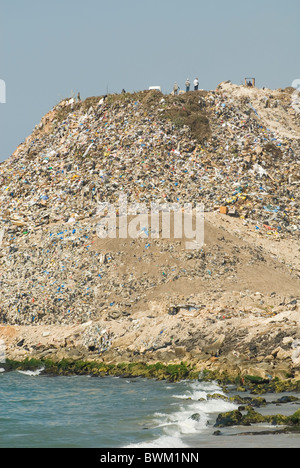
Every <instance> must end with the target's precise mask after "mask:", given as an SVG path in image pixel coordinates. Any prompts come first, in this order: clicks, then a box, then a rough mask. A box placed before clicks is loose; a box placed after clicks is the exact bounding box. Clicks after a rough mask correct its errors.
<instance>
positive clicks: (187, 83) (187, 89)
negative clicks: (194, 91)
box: [185, 78, 191, 93]
mask: <svg viewBox="0 0 300 468" xmlns="http://www.w3.org/2000/svg"><path fill="white" fill-rule="evenodd" d="M190 86H191V82H190V80H189V79H188V78H187V80H186V82H185V87H186V92H187V93H188V92H189V90H190Z"/></svg>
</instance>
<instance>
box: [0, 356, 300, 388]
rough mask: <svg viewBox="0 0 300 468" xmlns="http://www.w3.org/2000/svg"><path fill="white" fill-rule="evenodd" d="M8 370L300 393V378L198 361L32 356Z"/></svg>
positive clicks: (12, 362)
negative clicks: (204, 364)
mask: <svg viewBox="0 0 300 468" xmlns="http://www.w3.org/2000/svg"><path fill="white" fill-rule="evenodd" d="M1 367H2V368H3V369H4V371H5V372H13V371H32V372H37V375H44V376H75V375H81V376H90V377H108V376H110V377H120V378H146V379H155V380H167V381H169V382H174V383H175V382H180V381H182V380H190V381H206V382H211V381H216V382H217V383H218V384H219V385H220V386H223V387H224V388H226V386H228V385H235V386H236V388H237V389H238V390H239V391H240V392H246V391H250V392H251V393H252V394H257V395H259V394H264V393H281V392H292V391H295V392H300V380H296V379H293V378H286V379H280V378H278V377H275V378H272V377H271V376H270V378H269V379H263V378H261V377H259V376H257V375H250V374H244V375H241V374H237V373H232V374H230V373H228V372H227V371H226V370H225V371H224V370H220V369H219V370H217V369H215V370H210V369H206V368H202V369H200V368H199V366H197V365H196V364H195V363H192V362H183V361H182V362H180V363H162V362H156V363H146V362H123V363H119V364H112V363H106V362H105V361H78V360H77V361H72V360H67V359H63V360H61V361H58V360H50V359H40V360H39V359H30V358H25V359H24V360H23V361H15V360H11V359H7V360H6V362H5V363H2V364H1Z"/></svg>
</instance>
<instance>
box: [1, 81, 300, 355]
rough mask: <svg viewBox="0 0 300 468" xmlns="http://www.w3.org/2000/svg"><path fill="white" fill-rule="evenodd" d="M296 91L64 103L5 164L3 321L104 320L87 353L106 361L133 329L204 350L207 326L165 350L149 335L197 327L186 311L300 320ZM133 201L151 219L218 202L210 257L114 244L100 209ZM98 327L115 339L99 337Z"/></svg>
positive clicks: (179, 243)
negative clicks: (296, 314)
mask: <svg viewBox="0 0 300 468" xmlns="http://www.w3.org/2000/svg"><path fill="white" fill-rule="evenodd" d="M294 91H295V90H294V89H292V88H287V89H279V90H269V89H257V88H247V87H244V86H237V85H234V84H232V83H230V82H226V83H221V84H220V85H219V86H218V88H217V89H216V90H214V91H192V92H188V93H185V94H180V95H178V96H171V95H164V94H162V93H160V92H158V91H143V92H137V93H132V94H131V93H125V94H121V95H108V96H100V97H91V98H88V99H86V100H85V101H80V100H78V99H77V100H76V99H73V98H72V99H65V100H63V101H62V102H60V103H59V104H58V105H56V106H55V107H54V108H53V109H52V110H51V111H50V112H49V113H48V114H47V115H45V116H44V117H43V118H42V120H41V122H40V123H39V124H38V125H37V126H36V127H35V129H34V131H33V132H32V134H31V135H30V136H29V137H28V138H27V139H26V140H25V141H24V142H23V143H22V144H21V145H20V146H19V147H18V148H17V149H16V151H15V152H14V154H13V155H12V156H11V157H10V158H9V159H8V160H7V161H5V162H3V163H2V164H1V165H0V197H1V207H0V224H1V237H2V244H1V250H0V255H1V257H0V274H1V277H0V282H1V283H0V284H1V290H0V320H1V322H2V323H3V324H6V325H18V326H25V325H26V326H27V325H40V326H60V325H70V326H72V325H75V324H76V325H82V324H86V323H89V326H90V327H92V329H91V330H90V333H88V332H86V334H83V335H82V336H83V338H82V340H81V345H82V346H86V347H90V350H92V349H96V351H97V352H101V353H103V352H107V351H108V350H109V349H110V348H111V347H112V343H113V342H114V340H112V336H114V337H115V342H116V343H117V340H116V338H118V339H120V337H121V336H122V333H123V335H124V334H125V332H124V330H125V328H126V327H129V328H130V330H131V332H132V333H133V331H135V332H136V333H137V334H135V335H134V337H131V338H130V340H131V341H130V340H129V341H130V344H131V345H132V343H135V340H136V339H137V336H138V335H139V333H140V336H139V344H138V345H137V348H135V350H136V349H139V351H138V352H141V349H144V350H147V349H148V350H150V351H151V350H152V351H153V350H155V349H159V348H160V347H168V346H171V344H172V343H173V344H174V342H176V344H177V345H178V344H179V345H180V344H182V346H184V349H190V351H191V350H192V349H194V348H197V347H198V348H199V346H200V344H199V343H200V342H202V341H203V339H204V337H203V336H202V335H201V333H202V332H201V330H200V329H198V332H197V333H198V335H199V337H198V338H199V339H198V341H197V339H196V338H195V336H197V333H196V331H195V330H194V332H193V335H194V338H193V339H194V341H193V342H192V341H191V332H189V333H190V335H189V333H188V330H186V332H185V334H184V335H182V337H181V336H180V328H181V327H180V323H177V322H176V327H177V326H178V327H177V332H176V334H175V332H174V327H170V330H172V333H171V334H169V335H168V338H167V339H165V340H164V341H163V344H162V345H161V343H160V339H161V335H159V334H160V331H157V333H158V337H159V339H156V340H154V338H153V337H152V338H151V340H150V339H149V340H148V339H146V335H147V333H150V332H149V330H151V328H153V327H154V323H157V320H158V318H159V317H165V318H166V317H167V318H168V320H169V319H170V317H171V318H172V317H173V318H172V320H177V319H178V317H181V320H182V314H183V313H184V312H185V313H186V314H187V315H188V314H190V317H193V318H195V317H197V316H199V314H200V315H201V316H202V317H203V316H204V315H205V313H209V314H215V316H216V317H227V318H232V317H239V318H241V314H242V313H246V312H247V313H250V311H251V313H255V314H258V316H259V317H265V318H266V317H267V318H268V319H270V317H273V316H276V314H277V313H282V312H285V309H284V307H286V310H287V311H290V310H295V308H296V309H297V310H298V307H299V298H298V292H299V243H298V242H299V229H300V222H299V157H300V115H299V114H298V113H297V109H295V108H294V107H293V105H292V102H293V99H292V96H293V92H294ZM120 193H123V194H126V196H127V198H128V202H129V203H133V202H139V203H144V204H145V205H146V206H148V207H149V206H150V204H151V203H152V202H155V203H157V204H162V203H177V204H180V205H181V206H184V204H185V203H191V204H192V205H193V207H196V206H197V205H198V204H203V205H204V208H205V243H204V245H203V247H202V248H201V249H198V250H191V251H189V250H186V249H185V248H184V242H183V240H182V239H175V238H174V236H171V238H170V239H161V238H155V239H152V238H151V237H149V238H145V236H144V235H143V234H145V230H143V229H142V227H141V236H140V237H139V238H138V239H131V238H127V239H109V238H107V239H100V238H99V236H97V223H98V222H99V217H98V211H97V210H98V207H99V203H104V202H109V203H111V204H114V205H116V206H117V204H118V199H119V195H120ZM222 213H224V214H222ZM297 246H298V247H297ZM179 312H180V313H179ZM178 313H179V315H178ZM141 314H142V315H141ZM180 314H181V315H180ZM141 317H142V318H141ZM151 317H152V318H151ZM143 318H144V319H145V320H146V319H147V321H149V323H148V322H147V326H146V325H145V327H144V328H143V329H144V330H145V333H146V332H147V333H146V335H145V336H142V331H141V330H142V328H141V329H140V332H139V333H138V329H139V327H141V324H140V323H139V320H140V319H141V320H142V319H143ZM153 321H154V322H153ZM95 323H97V324H98V325H99V324H100V323H101V324H102V325H103V326H102V325H101V326H100V325H99V326H98V328H97V331H95V328H93V324H95ZM174 323H175V322H174ZM125 324H126V325H125ZM174 326H175V325H174ZM195 326H196V330H197V324H196V325H195ZM116 327H119V328H118V330H119V331H118V330H117V328H116ZM124 327H125V328H124ZM107 328H110V329H111V330H113V331H111V333H108V332H107V330H106V329H107ZM159 328H160V327H159ZM183 328H184V327H183ZM153 329H154V328H153ZM103 330H104V332H103ZM120 330H121V331H120ZM219 333H220V331H219V330H218V332H217V335H218V336H219V337H220V335H219ZM289 333H290V330H287V334H289ZM297 333H298V334H299V332H296V331H295V330H293V335H292V336H293V340H295V339H296V338H297V336H298V335H297ZM295 334H296V335H297V336H296V337H295V336H294V335H295ZM200 335H201V336H200ZM95 336H96V337H97V339H96V338H95ZM222 336H223V335H222ZM99 337H100V338H101V339H100V338H99ZM283 338H284V337H283ZM299 338H300V336H299ZM95 340H96V341H97V340H98V341H97V343H98V344H99V342H100V343H101V346H100V345H99V346H98V345H97V346H96V347H95V346H94V345H91V343H92V342H93V343H94V341H95ZM99 340H100V341H99ZM293 340H292V342H293V343H294V341H293ZM25 341H26V340H25ZM148 341H149V342H148ZM150 341H151V343H150ZM154 341H155V343H154ZM221 341H222V340H221ZM223 341H224V340H223ZM223 341H222V343H221V345H222V346H225V345H224V343H223ZM191 343H192V344H191ZM225 343H226V340H225ZM127 344H128V343H127ZM130 344H129V345H128V346H129V347H130ZM210 344H211V343H210ZM277 344H278V343H277ZM221 345H220V346H221ZM227 345H228V344H227ZM115 346H116V347H117V348H118V346H121V344H119V345H118V346H117V344H116V345H115ZM126 346H127V345H126ZM21 347H22V346H20V347H19V348H21ZM225 347H226V346H225ZM35 348H36V346H35ZM35 348H30V349H31V351H32V349H35ZM275 348H276V346H275ZM126 349H127V348H126ZM272 349H274V347H273V348H272ZM268 351H270V350H269V349H268ZM270 352H271V351H270Z"/></svg>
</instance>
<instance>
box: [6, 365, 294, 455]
mask: <svg viewBox="0 0 300 468" xmlns="http://www.w3.org/2000/svg"><path fill="white" fill-rule="evenodd" d="M213 393H223V392H222V389H221V388H220V387H219V386H218V384H217V383H214V382H211V383H207V382H201V381H182V382H179V383H169V382H166V381H156V380H147V379H143V378H133V379H127V378H116V377H102V378H101V377H88V376H74V377H73V376H72V377H49V376H46V375H42V374H41V373H40V372H39V371H37V372H30V371H24V372H2V373H0V447H1V448H99V449H100V448H124V449H125V448H128V449H129V448H158V449H159V448H165V449H173V448H178V449H179V448H223V447H226V448H261V447H263V448H272V447H276V448H299V447H300V436H299V435H282V434H281V435H264V436H261V435H257V436H256V435H254V436H253V435H241V434H240V433H241V432H242V431H243V432H245V431H247V430H251V431H253V430H256V431H260V430H265V429H270V427H268V426H262V425H260V426H255V427H251V428H249V427H248V428H245V427H243V428H238V427H232V428H225V429H221V435H219V436H216V435H213V433H214V432H215V431H216V430H217V429H218V428H216V427H214V424H215V421H216V418H217V416H218V414H219V413H221V412H225V411H231V410H234V409H237V408H238V406H237V405H235V404H233V403H230V402H227V401H223V400H210V399H207V395H208V394H213ZM280 396H282V394H280V395H275V394H273V395H268V397H267V398H268V399H269V401H273V400H275V399H278V398H280ZM295 396H298V397H299V395H296V394H295ZM264 397H265V398H266V396H265V395H264ZM298 408H299V404H298V405H297V404H295V403H294V404H292V403H287V404H282V405H279V406H278V405H275V404H270V405H267V406H266V407H265V408H260V409H258V411H259V412H265V414H277V413H281V414H293V413H294V412H295V411H296V410H297V409H298ZM193 415H197V416H196V417H195V416H194V417H193V418H191V416H193ZM272 429H274V427H272Z"/></svg>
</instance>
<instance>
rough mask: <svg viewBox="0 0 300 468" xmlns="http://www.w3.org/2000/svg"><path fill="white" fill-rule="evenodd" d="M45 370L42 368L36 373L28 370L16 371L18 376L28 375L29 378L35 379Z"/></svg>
mask: <svg viewBox="0 0 300 468" xmlns="http://www.w3.org/2000/svg"><path fill="white" fill-rule="evenodd" d="M44 369H45V368H44V367H42V368H41V369H37V370H36V371H30V370H26V371H18V372H19V373H20V374H24V375H29V376H31V377H36V376H38V375H40V374H41V372H43V370H44Z"/></svg>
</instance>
